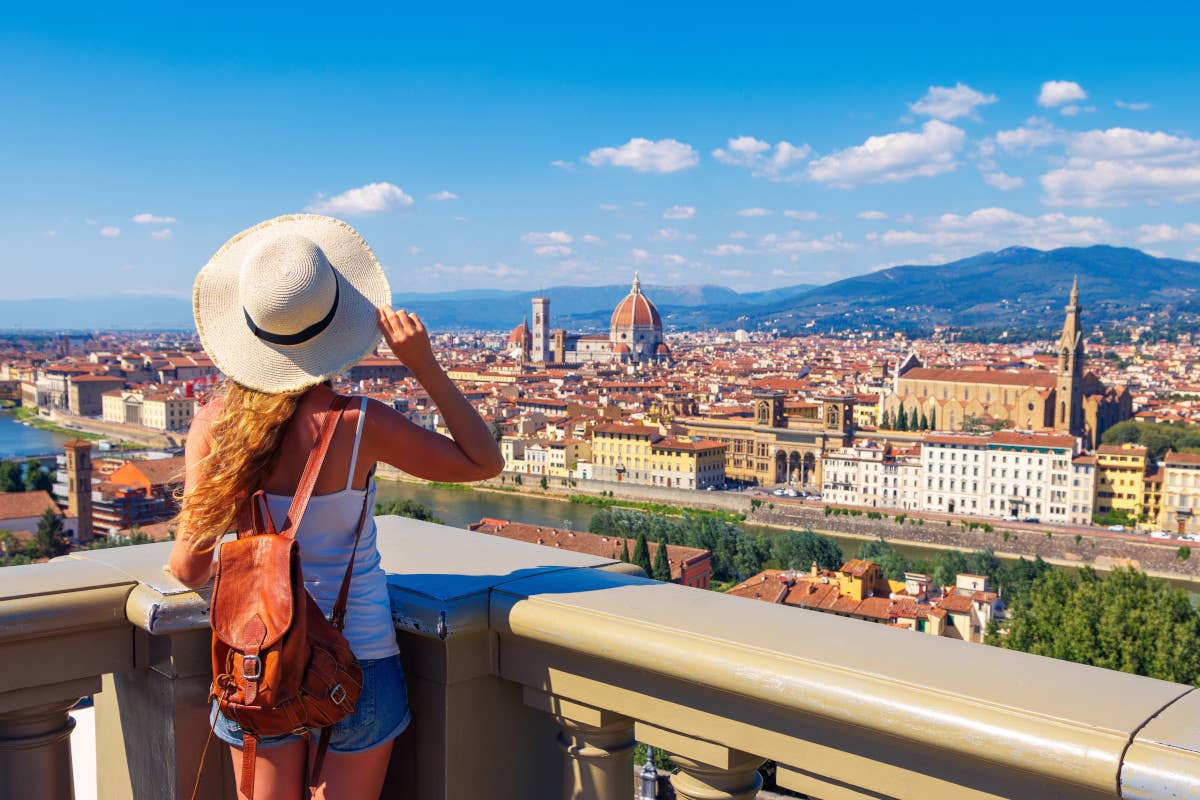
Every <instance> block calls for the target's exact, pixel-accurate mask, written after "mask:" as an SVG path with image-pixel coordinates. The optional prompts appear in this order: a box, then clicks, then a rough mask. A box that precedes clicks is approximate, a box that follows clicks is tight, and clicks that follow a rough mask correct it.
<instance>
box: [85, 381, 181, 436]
mask: <svg viewBox="0 0 1200 800" xmlns="http://www.w3.org/2000/svg"><path fill="white" fill-rule="evenodd" d="M101 402H102V417H103V419H104V420H105V421H106V422H120V423H124V424H126V425H141V426H142V427H145V428H154V429H155V430H160V431H186V430H187V429H188V427H189V426H190V425H191V424H192V417H193V416H194V415H195V413H196V400H195V398H192V397H185V396H182V395H177V394H174V393H172V392H144V391H142V390H140V389H130V390H121V389H117V390H113V391H108V392H104V393H103V395H101Z"/></svg>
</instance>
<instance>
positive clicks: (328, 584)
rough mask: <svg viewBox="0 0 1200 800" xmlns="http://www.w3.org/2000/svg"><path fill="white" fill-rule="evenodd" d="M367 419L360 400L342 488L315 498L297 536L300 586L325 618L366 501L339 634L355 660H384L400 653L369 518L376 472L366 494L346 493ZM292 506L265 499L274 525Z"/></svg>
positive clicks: (283, 499)
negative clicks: (342, 626) (310, 596)
mask: <svg viewBox="0 0 1200 800" xmlns="http://www.w3.org/2000/svg"><path fill="white" fill-rule="evenodd" d="M366 417H367V398H365V397H364V398H362V402H361V404H360V406H359V413H358V427H357V429H356V430H355V432H354V451H353V453H352V454H351V456H350V474H349V476H347V478H346V488H345V489H342V490H341V491H340V492H333V493H331V494H321V495H316V494H314V495H313V496H312V499H311V500H309V502H308V508H307V509H306V510H305V512H304V519H302V520H301V521H300V527H299V529H298V530H297V531H296V541H297V542H299V543H300V565H301V569H302V570H303V571H304V586H305V588H306V589H308V593H309V594H310V595H312V598H313V600H316V601H317V606H318V607H320V609H321V611H322V612H324V614H325V616H327V617H328V616H329V614H330V613H331V612H332V611H333V602H334V600H336V599H337V593H338V589H340V588H341V585H342V576H343V575H344V574H345V571H346V562H348V561H349V560H350V551H351V550H352V549H353V548H354V528H355V526H356V525H357V524H358V515H359V513H360V512H361V511H362V504H363V499H364V497H365V499H366V502H367V518H366V520H365V521H364V523H363V532H362V538H361V539H359V542H358V553H357V554H356V555H355V558H354V571H353V573H352V574H351V577H350V597H349V600H348V601H347V603H346V627H345V629H344V630H343V631H342V633H343V635H345V637H346V641H348V642H349V643H350V649H351V650H353V651H354V655H355V657H356V658H358V660H359V661H370V660H373V659H377V658H388V657H389V656H393V655H395V654H397V653H399V652H400V648H399V647H398V646H397V645H396V629H395V627H394V626H393V625H392V612H391V604H390V602H389V600H388V591H387V573H385V572H384V571H383V567H382V566H381V565H380V559H379V548H378V547H376V545H375V534H376V528H375V517H374V516H373V515H372V514H371V510H372V509H373V508H374V505H375V468H374V467H373V466H372V467H371V473H370V475H368V476H367V487H366V488H365V489H354V488H351V484H352V483H353V482H354V466H355V464H357V463H358V445H359V442H360V441H361V439H362V429H363V420H364V419H366ZM291 504H292V496H291V495H286V494H268V495H267V508H268V509H269V511H270V513H271V519H272V520H274V521H275V522H276V524H277V525H278V524H279V523H281V522H283V520H284V519H286V518H287V512H288V508H289V507H290V506H291Z"/></svg>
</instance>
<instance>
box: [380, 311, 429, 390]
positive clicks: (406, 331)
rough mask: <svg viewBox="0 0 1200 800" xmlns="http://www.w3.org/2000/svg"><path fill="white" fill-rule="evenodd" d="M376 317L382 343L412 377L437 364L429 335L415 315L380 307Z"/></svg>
mask: <svg viewBox="0 0 1200 800" xmlns="http://www.w3.org/2000/svg"><path fill="white" fill-rule="evenodd" d="M377 316H378V322H379V330H380V331H381V332H382V333H383V339H384V341H386V342H387V344H388V347H390V348H391V350H392V353H394V354H395V356H396V358H398V359H400V361H401V363H403V364H404V366H406V367H408V368H409V369H410V370H411V371H412V372H413V374H414V375H415V374H419V373H421V372H423V371H425V370H427V369H428V368H429V367H432V366H434V365H435V364H437V359H436V358H434V357H433V346H432V345H431V344H430V343H429V333H428V332H426V330H425V325H424V324H423V323H422V322H421V320H420V319H419V318H418V317H417V315H416V314H409V313H408V312H407V311H405V310H404V309H400V310H399V311H393V310H392V309H391V308H386V307H381V308H379V309H378V315H377Z"/></svg>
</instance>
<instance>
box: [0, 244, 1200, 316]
mask: <svg viewBox="0 0 1200 800" xmlns="http://www.w3.org/2000/svg"><path fill="white" fill-rule="evenodd" d="M1076 278H1077V279H1078V280H1079V286H1080V295H1081V301H1082V303H1083V306H1084V308H1085V314H1086V317H1085V318H1086V319H1087V320H1088V322H1089V324H1096V323H1101V322H1105V321H1112V320H1117V319H1122V318H1126V317H1131V316H1132V317H1147V316H1148V314H1149V313H1150V312H1167V313H1168V315H1171V314H1182V315H1191V314H1198V313H1200V288H1198V287H1200V262H1195V261H1183V260H1179V259H1171V258H1158V257H1156V256H1152V255H1150V254H1148V253H1144V252H1142V251H1140V250H1135V249H1131V248H1122V247H1110V246H1105V245H1096V246H1092V247H1064V248H1059V249H1056V250H1035V249H1033V248H1028V247H1010V248H1008V249H1005V250H1000V251H997V252H989V253H980V254H978V255H975V256H971V257H970V258H964V259H961V260H959V261H953V262H949V263H946V264H939V265H932V266H928V265H927V266H921V265H905V266H895V267H887V268H885V269H881V270H878V271H876V272H872V273H869V274H866V275H859V276H857V277H853V278H846V279H844V280H840V281H837V282H834V283H830V284H828V285H825V286H811V285H795V286H786V287H781V288H777V289H770V290H766V291H757V292H736V291H734V290H732V289H729V288H727V287H724V286H716V285H712V284H693V285H683V286H654V285H644V286H643V291H644V292H645V293H646V295H647V296H649V297H650V299H652V300H653V301H654V303H655V304H656V305H657V306H658V308H659V311H660V313H661V314H662V316H663V320H664V323H665V324H666V326H667V328H668V330H670V329H678V330H695V329H708V328H718V329H723V330H732V329H734V328H746V329H755V328H776V329H779V330H781V331H802V330H813V329H816V330H846V329H862V328H870V327H880V328H884V329H889V328H895V329H910V330H928V329H929V328H931V327H932V326H934V325H950V326H955V327H964V328H980V329H996V330H999V329H1004V328H1017V329H1035V328H1040V327H1046V326H1051V327H1053V326H1057V325H1058V323H1059V322H1060V320H1059V319H1058V315H1059V313H1060V312H1061V309H1062V306H1063V305H1064V304H1065V302H1066V300H1067V296H1068V294H1069V292H1070V286H1071V282H1072V280H1074V279H1076ZM628 292H629V286H628V284H613V285H608V286H555V287H548V288H545V289H543V290H541V291H513V290H508V291H505V290H494V289H464V290H457V291H450V292H438V293H427V294H410V295H404V294H397V295H396V296H395V304H396V305H397V306H399V307H403V308H407V309H409V310H411V311H416V312H417V313H419V314H420V315H421V317H422V319H424V320H425V322H426V323H427V324H428V325H429V327H430V328H431V329H433V330H465V329H472V330H508V329H511V328H513V327H515V326H516V325H518V324H519V323H520V322H521V320H522V319H523V318H524V317H526V316H527V315H528V314H529V310H530V300H531V299H532V298H533V297H535V296H538V295H544V296H546V297H549V298H550V313H551V317H552V319H551V324H552V326H553V327H565V328H567V329H568V330H572V329H600V330H603V329H605V328H607V326H608V318H609V315H610V314H611V313H612V309H613V308H614V307H615V306H616V304H617V303H618V302H620V300H621V298H622V297H624V296H625V295H626V294H627V293H628ZM12 327H22V328H27V329H47V328H61V329H68V328H73V329H167V328H190V327H191V304H190V303H189V302H188V301H187V300H184V299H176V298H167V297H129V296H112V297H103V298H75V299H70V300H48V299H41V300H4V301H0V330H3V329H4V328H12Z"/></svg>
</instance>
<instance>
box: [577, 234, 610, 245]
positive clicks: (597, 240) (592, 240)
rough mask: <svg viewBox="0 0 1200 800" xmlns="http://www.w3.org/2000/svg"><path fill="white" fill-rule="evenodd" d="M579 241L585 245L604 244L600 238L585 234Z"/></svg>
mask: <svg viewBox="0 0 1200 800" xmlns="http://www.w3.org/2000/svg"><path fill="white" fill-rule="evenodd" d="M579 241H580V242H581V243H583V244H604V240H603V239H601V238H600V237H599V236H593V235H592V234H590V233H585V234H584V235H583V236H580V237H579Z"/></svg>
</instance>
